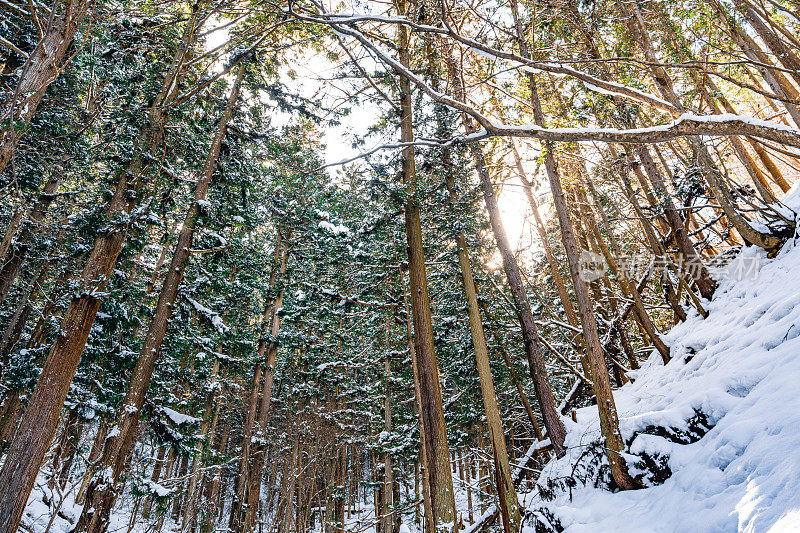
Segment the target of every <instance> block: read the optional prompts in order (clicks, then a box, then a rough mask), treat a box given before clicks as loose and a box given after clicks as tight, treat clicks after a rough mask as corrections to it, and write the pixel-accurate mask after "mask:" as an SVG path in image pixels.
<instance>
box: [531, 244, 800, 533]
mask: <svg viewBox="0 0 800 533" xmlns="http://www.w3.org/2000/svg"><path fill="white" fill-rule="evenodd" d="M728 269H729V270H728V273H727V274H732V273H735V272H739V273H742V272H745V273H748V274H747V275H745V276H743V279H732V278H735V277H737V276H730V275H723V276H721V280H720V286H719V289H718V290H717V292H716V294H715V296H714V299H713V301H712V302H710V303H709V304H708V306H707V309H708V311H709V316H708V318H706V319H703V318H702V317H701V316H699V315H698V314H696V313H695V314H694V315H693V316H690V317H689V319H688V320H687V321H686V322H684V323H681V324H679V325H677V326H676V327H674V328H673V329H672V330H671V331H670V332H669V333H668V334H667V335H666V336H665V339H664V340H665V341H666V342H667V344H668V345H669V346H670V348H671V351H672V354H673V359H672V361H670V363H669V364H667V365H666V366H664V365H663V364H662V363H661V359H660V358H659V357H658V355H657V354H655V353H654V355H653V356H652V357H651V358H650V359H649V360H648V361H647V362H646V363H645V364H644V365H643V367H642V368H641V369H640V370H638V371H635V372H634V371H632V372H630V373H629V375H630V376H632V377H634V378H635V381H634V382H632V383H629V384H626V385H625V386H623V387H622V388H621V389H619V390H618V391H615V395H614V397H615V400H616V404H617V408H618V409H619V414H620V429H621V432H622V434H623V437H624V438H625V440H626V442H627V443H629V445H630V448H629V455H628V456H627V457H626V458H627V459H628V461H629V463H630V464H632V465H637V466H639V467H640V469H641V470H647V471H648V474H647V475H646V476H645V483H646V484H647V485H649V486H648V487H647V488H645V489H642V490H636V491H626V492H615V493H612V492H610V491H609V490H607V488H606V487H607V485H606V484H607V482H608V480H607V474H605V473H604V470H603V469H602V468H600V469H598V468H597V465H598V461H597V459H598V457H600V455H599V454H598V453H597V441H598V440H599V435H600V428H599V422H598V419H597V408H596V407H594V406H591V407H585V408H583V409H580V410H578V411H577V422H574V423H573V422H572V421H569V420H568V421H567V424H568V425H567V430H568V436H567V445H568V448H569V452H568V454H567V456H566V457H565V458H563V459H561V460H559V461H554V462H551V463H550V464H548V465H547V467H546V468H545V470H544V471H543V473H542V476H541V478H540V480H539V483H538V487H539V488H540V490H538V491H534V492H533V493H529V494H526V495H525V501H526V506H527V507H528V508H529V509H530V510H531V511H532V512H534V516H535V518H533V519H532V520H531V525H532V527H533V523H536V522H538V523H539V527H544V524H548V523H549V525H550V526H553V527H554V529H557V530H561V528H562V527H563V528H564V529H565V530H566V531H570V532H597V531H665V532H666V531H709V532H710V531H720V532H722V531H759V532H763V531H798V530H800V491H798V487H800V456H799V455H798V454H797V453H795V452H796V450H798V449H800V396H799V395H798V394H797V392H798V382H800V358H798V353H800V338H799V337H800V277H798V272H799V271H800V247H798V246H796V245H795V244H794V242H789V243H787V244H786V245H785V246H784V248H783V250H782V251H781V252H780V254H779V255H778V256H777V257H776V258H775V259H767V258H766V256H765V255H764V253H763V252H762V251H758V250H755V249H752V248H750V249H745V250H743V251H742V252H741V253H740V254H739V255H738V257H737V258H736V260H735V261H734V262H732V263H731V264H730V265H729V266H728ZM646 464H647V465H650V468H647V466H646ZM655 465H658V466H657V467H656V468H655V470H657V471H658V473H659V474H660V475H661V476H669V477H668V478H667V479H666V480H663V483H658V480H654V479H652V478H653V477H654V476H653V474H652V472H653V470H654V468H653V466H655ZM632 470H634V471H635V470H636V469H635V468H633V469H632ZM670 474H671V475H670ZM581 479H583V480H585V481H586V482H587V484H583V483H580V481H579V482H578V483H577V486H575V487H573V488H570V487H569V483H568V480H581ZM598 480H600V481H598ZM596 482H597V484H598V485H599V486H598V487H596V486H595V483H596ZM542 494H545V496H551V497H552V499H551V500H549V501H548V499H547V498H546V497H545V498H542Z"/></svg>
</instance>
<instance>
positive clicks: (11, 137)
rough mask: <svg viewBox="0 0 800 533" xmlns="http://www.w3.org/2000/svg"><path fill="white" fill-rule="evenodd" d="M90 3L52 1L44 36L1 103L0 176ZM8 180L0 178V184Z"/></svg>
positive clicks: (68, 47) (86, 0)
mask: <svg viewBox="0 0 800 533" xmlns="http://www.w3.org/2000/svg"><path fill="white" fill-rule="evenodd" d="M91 5H92V2H90V1H88V0H56V2H55V3H54V4H53V8H52V10H51V12H50V16H49V18H48V19H47V26H46V28H44V35H43V36H42V38H41V39H40V40H39V42H38V43H37V45H36V48H35V49H34V50H33V52H32V53H31V55H30V57H29V58H28V60H27V61H26V62H25V65H24V66H23V67H22V74H21V76H20V79H19V81H18V82H17V87H16V88H15V90H14V96H13V97H12V99H11V101H10V102H5V103H4V104H3V108H2V116H0V122H2V124H4V125H6V126H4V127H3V128H2V130H0V175H2V174H3V171H4V170H5V168H6V166H8V163H9V162H10V161H11V159H12V157H13V156H14V150H15V149H16V147H17V145H18V144H19V141H20V139H21V138H22V136H23V135H24V133H25V129H26V127H27V126H28V125H29V124H30V122H31V119H33V116H34V114H36V109H37V108H38V107H39V104H40V103H41V101H42V98H43V97H44V93H45V92H46V91H47V87H48V86H49V85H50V84H51V83H53V81H55V79H56V78H57V77H58V76H59V74H61V71H62V70H63V68H64V63H65V62H66V60H67V59H68V56H67V54H68V51H69V49H70V47H71V46H72V43H73V41H74V39H75V34H76V33H77V31H78V26H80V25H81V24H82V23H83V20H84V19H85V18H86V15H87V14H88V13H89V10H90V6H91ZM31 9H34V10H36V9H38V5H34V4H31ZM8 181H9V180H7V179H3V180H2V181H0V183H2V184H6V183H8Z"/></svg>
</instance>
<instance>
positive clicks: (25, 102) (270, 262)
mask: <svg viewBox="0 0 800 533" xmlns="http://www.w3.org/2000/svg"><path fill="white" fill-rule="evenodd" d="M0 13H2V17H0V30H2V31H0V71H1V73H0V96H1V98H0V104H1V105H2V107H0V112H1V113H2V116H0V126H1V127H2V131H1V132H0V220H2V223H3V228H4V230H3V233H2V241H0V331H2V342H0V398H1V400H0V402H1V403H0V441H2V444H0V450H2V454H3V457H4V460H3V461H4V462H3V466H2V471H0V493H2V494H0V531H2V532H4V533H13V532H16V531H17V529H18V527H21V528H22V530H25V531H34V530H35V531H49V530H51V529H52V528H53V527H54V524H56V525H58V524H67V525H64V526H63V527H65V528H66V530H71V531H92V532H99V531H105V530H112V531H121V530H122V529H123V528H124V529H126V530H127V531H128V532H130V531H132V530H136V531H158V530H162V528H163V529H166V528H172V529H173V530H175V531H178V530H180V531H198V530H200V531H213V530H215V529H222V530H225V528H229V529H230V530H233V531H237V532H238V531H253V530H255V529H258V531H260V532H261V531H270V530H274V531H278V532H289V531H297V532H300V531H308V530H311V529H316V528H319V529H320V530H321V531H326V532H327V531H335V532H343V531H367V530H368V529H370V528H372V530H374V531H376V532H377V531H379V532H381V533H396V532H398V531H399V530H400V529H401V528H408V525H406V524H411V525H414V526H416V527H417V528H420V529H423V530H424V531H426V532H433V531H437V530H448V531H451V530H458V529H464V528H469V527H470V526H471V527H472V530H477V529H480V528H488V527H495V528H503V529H504V530H505V531H519V530H520V528H521V527H522V525H521V524H523V523H528V524H529V525H530V524H532V522H531V520H533V519H532V518H531V516H530V512H529V510H526V508H525V506H524V505H520V503H519V498H518V494H517V493H518V492H520V493H522V492H530V491H531V490H532V489H531V487H532V486H533V484H534V483H535V482H536V480H537V477H538V472H540V471H541V469H542V467H543V466H544V465H545V464H546V463H547V461H549V460H550V459H553V458H558V457H562V456H563V455H564V454H565V452H566V446H565V444H564V443H565V437H566V434H567V429H566V428H565V424H564V421H565V420H568V419H569V418H570V417H573V418H574V417H575V414H574V409H576V408H579V407H584V406H589V405H597V407H596V408H595V410H594V412H595V413H596V414H597V416H599V420H600V428H601V431H602V435H601V436H599V437H598V439H599V440H598V441H597V442H598V443H599V444H598V446H597V447H594V448H592V450H593V452H592V453H595V455H596V457H597V464H602V468H601V469H600V470H601V471H599V473H597V474H596V479H597V480H598V481H597V483H601V484H603V485H604V486H605V487H607V488H609V489H611V490H628V489H637V488H640V487H642V486H645V485H648V484H653V483H658V482H659V475H658V474H659V472H660V473H662V474H663V472H664V471H663V468H662V469H660V470H659V464H658V462H657V461H651V462H650V463H648V462H647V461H644V466H643V465H642V464H640V463H637V467H636V471H632V470H631V465H629V464H628V462H630V459H629V457H630V456H629V455H628V454H626V453H625V448H626V442H625V438H623V434H622V433H621V432H620V429H619V421H618V418H619V417H618V414H617V411H616V408H615V403H614V393H613V390H614V389H617V388H619V387H621V386H623V385H624V384H625V383H627V382H628V381H630V380H632V379H635V376H636V370H637V369H639V367H640V365H641V364H642V362H644V361H645V360H648V359H651V360H652V358H656V359H657V360H659V361H662V362H663V364H667V363H668V362H669V361H670V360H671V358H672V355H674V354H671V351H670V346H668V345H667V344H666V343H665V342H664V340H663V339H662V335H661V334H662V333H663V332H665V331H667V330H669V329H670V328H671V327H672V326H674V325H675V324H678V323H681V322H683V321H685V320H687V317H688V318H691V317H695V318H696V317H701V318H700V319H702V317H705V316H706V315H707V314H708V313H707V308H708V305H709V301H711V299H712V297H713V295H714V291H715V289H716V287H717V284H718V281H719V272H721V271H723V270H724V266H725V265H726V264H727V263H728V261H729V260H730V259H731V258H732V257H734V256H735V255H736V254H737V253H738V252H739V250H740V249H742V247H754V248H756V249H759V250H762V249H763V250H764V252H763V253H764V256H765V257H774V256H775V255H776V254H777V253H778V251H779V250H780V249H781V247H782V246H783V245H784V243H785V242H786V241H787V239H791V238H792V237H793V236H794V235H795V230H796V213H795V212H794V211H793V210H792V209H790V208H789V207H787V205H785V204H783V203H781V201H780V199H781V198H782V197H783V195H784V193H786V192H787V191H789V189H790V188H791V186H792V185H793V184H794V182H795V181H796V180H797V178H798V176H799V175H800V132H799V131H798V129H799V128H800V40H798V35H800V33H799V32H798V28H800V8H798V5H797V4H796V3H795V2H792V1H791V0H734V1H730V2H729V1H723V0H711V1H707V2H700V1H695V0H685V1H678V2H661V1H654V0H649V1H644V0H575V1H569V0H567V1H551V0H548V1H542V0H526V1H519V2H518V1H517V0H510V2H509V3H501V4H498V3H494V2H481V1H475V2H473V1H469V0H458V1H442V2H428V1H423V0H414V1H408V0H395V1H393V2H377V1H371V2H363V1H354V2H351V3H342V4H323V3H317V2H313V1H299V2H295V1H290V2H288V3H282V2H273V1H271V0H260V1H247V0H242V1H240V0H222V1H217V0H199V1H198V2H195V3H186V2H180V1H175V0H160V1H143V0H117V1H113V2H112V1H108V0H56V1H55V3H53V4H52V5H46V4H43V3H41V2H39V1H38V0H31V1H29V2H23V1H20V0H2V1H0ZM309 73H312V75H315V77H314V78H313V79H312V78H310V77H309ZM304 76H305V78H304ZM301 84H304V85H302V87H304V88H303V89H302V90H301V88H300V87H301ZM309 88H310V91H309ZM364 110H367V111H368V112H365V111H364ZM348 130H351V131H355V132H357V133H358V134H357V135H347V134H346V133H345V132H346V131H348ZM325 142H327V143H328V145H327V146H326V145H325ZM331 144H332V145H333V147H334V148H336V147H337V146H338V147H340V149H339V150H336V149H334V150H331ZM337 151H340V152H341V154H342V155H343V157H341V158H335V157H334V158H333V159H332V157H331V154H332V153H333V154H334V155H335V153H336V152H337ZM326 153H327V154H328V155H327V157H326ZM340 159H344V161H341V160H340ZM498 198H500V203H499V204H498ZM520 203H522V204H523V205H524V207H525V208H524V209H520V208H518V207H516V208H510V207H508V206H511V205H517V206H519V205H520ZM504 206H506V207H505V209H504V208H503V207H504ZM512 218H513V220H511V219H512ZM504 224H505V226H504ZM507 227H508V228H512V230H513V234H511V232H507V231H506V228H507ZM759 257H761V256H759ZM694 422H695V425H702V419H701V418H697V419H695V421H694ZM626 457H628V459H626ZM651 463H652V464H651ZM662 466H663V465H662ZM642 468H644V471H640V470H641V469H642ZM643 472H644V473H643ZM661 481H663V479H662V480H661ZM550 488H551V489H552V487H550ZM29 499H30V500H29ZM26 505H27V509H28V510H27V512H26ZM42 517H44V518H42ZM535 521H536V523H537V524H539V525H538V526H537V527H541V528H544V527H545V526H544V525H543V524H544V522H542V521H541V520H539V519H538V518H537V519H536V520H535ZM20 524H21V525H20ZM59 527H62V526H59ZM531 527H533V526H531ZM542 530H546V529H542Z"/></svg>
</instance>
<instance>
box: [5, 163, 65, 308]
mask: <svg viewBox="0 0 800 533" xmlns="http://www.w3.org/2000/svg"><path fill="white" fill-rule="evenodd" d="M60 181H61V180H60V177H51V178H50V179H49V180H48V181H47V183H46V184H45V186H44V189H42V192H41V193H40V194H39V198H38V199H37V200H36V203H35V204H34V206H33V208H32V209H31V212H30V214H29V215H28V220H27V221H25V222H23V223H22V226H23V229H22V231H21V232H20V233H19V235H18V236H17V243H16V244H14V243H11V254H10V255H4V256H3V257H0V261H2V268H0V304H2V303H3V302H4V301H5V299H6V296H8V291H9V290H11V286H12V285H13V283H14V280H15V279H17V276H18V275H19V271H20V268H21V267H22V263H23V262H24V261H25V257H26V256H27V253H28V244H27V243H28V241H29V240H30V238H31V234H32V233H33V229H32V228H33V227H34V226H38V225H39V224H40V223H41V222H42V220H44V217H45V215H46V214H47V210H48V209H49V208H50V204H51V203H52V202H53V199H54V198H55V192H56V190H57V189H58V185H59V183H60ZM17 227H19V226H17ZM9 231H10V227H9Z"/></svg>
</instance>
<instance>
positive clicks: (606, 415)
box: [511, 0, 637, 490]
mask: <svg viewBox="0 0 800 533" xmlns="http://www.w3.org/2000/svg"><path fill="white" fill-rule="evenodd" d="M511 8H512V13H513V15H514V21H515V24H516V28H517V37H518V40H519V43H520V50H521V53H522V54H523V56H525V57H530V52H529V51H528V48H527V43H526V42H525V39H524V33H523V31H522V24H521V21H520V19H519V15H518V12H517V2H516V0H511ZM528 85H529V89H530V96H531V104H532V105H533V112H534V120H535V122H536V124H537V125H538V126H540V127H545V123H544V115H543V113H542V107H541V103H540V101H539V95H538V91H537V88H536V80H535V77H534V75H533V74H532V73H528ZM542 148H543V151H544V156H545V170H546V171H547V177H548V180H549V182H550V190H551V191H552V193H553V202H554V203H555V207H556V213H557V214H558V221H559V224H560V226H561V242H562V244H563V246H564V251H565V253H566V256H567V263H568V264H569V270H570V275H571V277H572V286H573V289H574V290H575V298H576V300H577V302H578V311H579V315H580V318H581V324H582V326H583V338H584V342H585V344H586V354H587V362H588V366H589V369H590V370H591V380H592V387H593V389H594V393H595V397H596V398H597V407H598V412H599V415H600V428H601V430H602V433H603V438H604V439H605V449H606V455H607V457H608V461H609V464H610V465H611V475H612V476H613V478H614V481H615V482H616V483H617V485H618V486H619V487H620V488H621V489H623V490H625V489H632V488H636V487H637V483H636V481H635V480H634V479H633V478H632V477H631V476H630V474H629V473H628V468H627V465H626V463H625V459H624V458H623V457H622V456H621V455H620V452H621V451H622V450H623V449H624V445H625V443H624V442H623V440H622V435H621V434H620V432H619V418H618V415H617V410H616V406H615V405H614V397H613V394H612V392H611V382H610V380H609V376H608V369H607V368H606V362H605V358H604V356H603V347H602V345H601V343H600V335H599V333H598V331H597V323H596V322H595V318H594V313H593V310H592V304H591V302H590V300H589V292H588V290H587V289H586V285H585V283H584V281H583V278H582V277H581V272H580V266H579V255H580V252H579V250H578V245H577V242H576V240H575V233H574V230H573V227H572V221H571V220H570V215H569V208H568V206H567V203H566V200H565V198H564V191H563V189H562V187H561V177H560V176H559V173H558V168H557V166H556V161H555V157H554V155H553V151H554V148H555V146H554V145H553V144H552V143H544V144H543V145H542Z"/></svg>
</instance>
